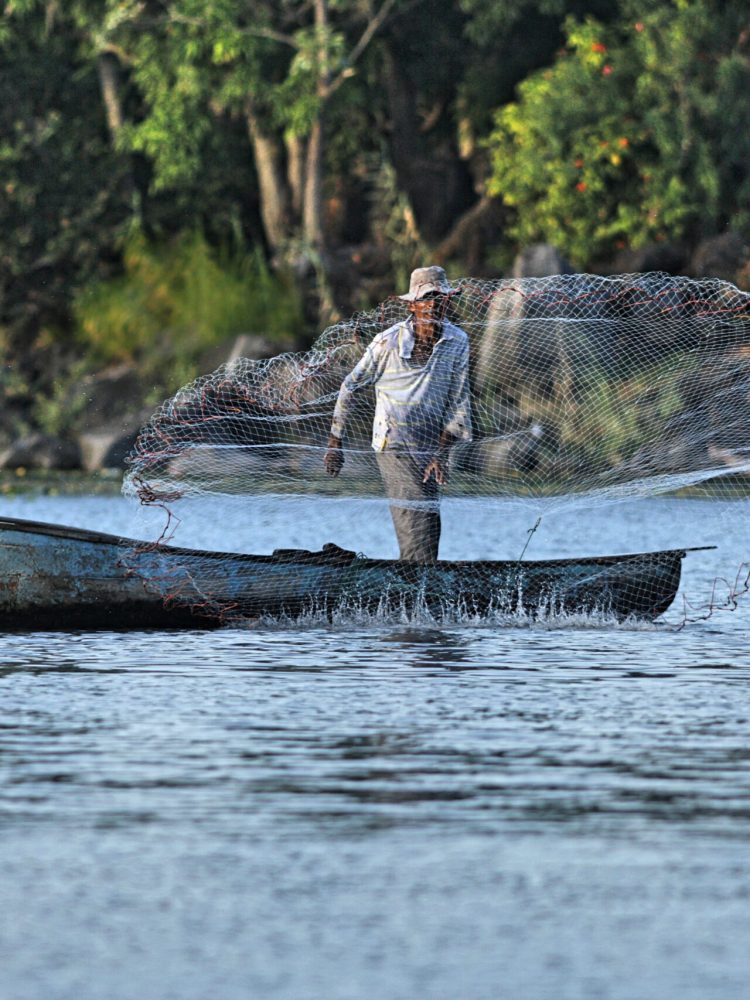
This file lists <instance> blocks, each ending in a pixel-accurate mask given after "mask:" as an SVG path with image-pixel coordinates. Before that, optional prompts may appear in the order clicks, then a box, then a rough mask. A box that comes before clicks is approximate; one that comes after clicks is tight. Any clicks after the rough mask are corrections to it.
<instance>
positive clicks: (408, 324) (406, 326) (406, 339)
mask: <svg viewBox="0 0 750 1000" xmlns="http://www.w3.org/2000/svg"><path fill="white" fill-rule="evenodd" d="M455 336H456V334H455V333H454V332H453V325H452V324H451V323H449V322H448V320H445V319H444V320H443V327H442V329H441V331H440V336H439V337H438V339H437V340H436V341H435V347H437V345H438V344H439V343H441V341H443V340H453V338H454V337H455ZM413 349H414V319H413V317H412V316H410V317H409V318H408V319H407V320H405V321H404V322H403V323H402V324H401V327H400V329H399V331H398V356H399V357H400V358H403V359H404V360H405V361H408V360H409V358H410V357H411V352H412V350H413Z"/></svg>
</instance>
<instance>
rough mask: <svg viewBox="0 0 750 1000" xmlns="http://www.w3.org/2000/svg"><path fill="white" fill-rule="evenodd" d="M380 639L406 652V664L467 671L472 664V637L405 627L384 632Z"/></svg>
mask: <svg viewBox="0 0 750 1000" xmlns="http://www.w3.org/2000/svg"><path fill="white" fill-rule="evenodd" d="M378 641H379V642H381V643H385V644H387V645H389V646H391V647H394V648H395V649H397V650H400V651H402V655H401V657H400V659H401V662H402V663H403V664H404V665H405V666H410V667H442V668H444V669H446V670H462V669H463V670H465V669H468V666H469V663H468V660H469V651H470V648H471V645H472V640H471V639H470V638H469V637H468V636H466V635H461V634H459V633H455V632H447V631H443V630H442V629H430V628H405V629H400V630H398V631H395V632H393V631H389V632H387V633H385V634H383V635H380V636H378ZM462 665H463V666H462Z"/></svg>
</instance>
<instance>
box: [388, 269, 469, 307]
mask: <svg viewBox="0 0 750 1000" xmlns="http://www.w3.org/2000/svg"><path fill="white" fill-rule="evenodd" d="M458 291H459V289H458V288H454V287H453V286H452V285H451V283H450V282H449V281H448V276H447V275H446V273H445V271H444V270H443V269H442V267H438V266H437V265H436V264H433V265H432V266H431V267H418V268H417V269H416V270H415V271H412V272H411V279H410V280H409V291H408V292H407V293H406V295H399V298H400V299H403V300H404V302H416V301H417V299H423V298H424V297H425V296H426V295H430V293H432V292H440V293H441V294H442V295H456V294H457V292H458Z"/></svg>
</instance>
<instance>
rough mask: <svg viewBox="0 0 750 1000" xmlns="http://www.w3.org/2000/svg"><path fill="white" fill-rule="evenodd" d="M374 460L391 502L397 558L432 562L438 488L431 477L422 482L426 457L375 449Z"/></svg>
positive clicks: (435, 546)
mask: <svg viewBox="0 0 750 1000" xmlns="http://www.w3.org/2000/svg"><path fill="white" fill-rule="evenodd" d="M377 459H378V466H379V468H380V475H381V477H382V480H383V485H384V487H385V492H386V494H387V495H388V497H389V498H390V499H391V501H392V503H391V517H392V518H393V526H394V528H395V529H396V537H397V538H398V547H399V550H400V556H399V558H400V559H403V560H408V561H410V562H419V563H433V562H435V561H436V560H437V557H438V545H439V544H440V487H439V486H438V484H437V483H436V482H435V477H434V476H431V477H430V480H429V482H427V483H423V482H422V477H423V476H424V469H425V466H426V465H427V463H428V461H429V457H428V456H425V457H421V456H416V457H415V456H414V455H412V454H411V453H410V452H408V451H395V450H394V451H379V452H377ZM399 500H401V501H403V503H399V502H398V501H399Z"/></svg>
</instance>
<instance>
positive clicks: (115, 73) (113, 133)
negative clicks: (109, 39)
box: [96, 52, 123, 145]
mask: <svg viewBox="0 0 750 1000" xmlns="http://www.w3.org/2000/svg"><path fill="white" fill-rule="evenodd" d="M96 66H97V70H98V71H99V85H100V87H101V91H102V100H103V101H104V110H105V112H106V115H107V128H108V129H109V135H110V138H111V139H112V144H113V145H114V143H115V140H116V139H117V136H118V134H119V132H120V129H121V128H122V123H123V115H122V103H121V101H120V64H119V62H118V60H117V56H116V55H115V54H114V53H113V52H100V53H99V56H98V58H97V61H96Z"/></svg>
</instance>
